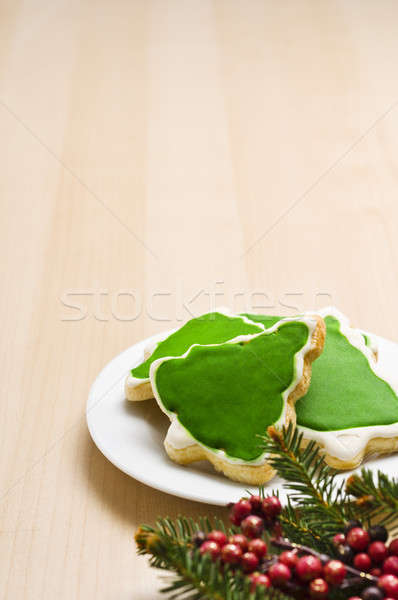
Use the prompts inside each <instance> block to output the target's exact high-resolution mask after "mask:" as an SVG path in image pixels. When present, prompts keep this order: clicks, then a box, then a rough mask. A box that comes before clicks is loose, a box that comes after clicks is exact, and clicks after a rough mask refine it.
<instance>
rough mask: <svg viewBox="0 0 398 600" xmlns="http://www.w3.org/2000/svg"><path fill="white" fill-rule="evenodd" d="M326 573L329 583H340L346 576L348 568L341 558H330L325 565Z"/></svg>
mask: <svg viewBox="0 0 398 600" xmlns="http://www.w3.org/2000/svg"><path fill="white" fill-rule="evenodd" d="M324 574H325V579H326V581H327V582H328V583H331V584H332V585H339V584H340V583H342V581H343V579H344V577H345V576H346V574H347V569H346V566H345V564H344V563H342V562H341V561H340V560H330V561H329V562H328V563H326V565H325V569H324Z"/></svg>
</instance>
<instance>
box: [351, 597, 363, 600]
mask: <svg viewBox="0 0 398 600" xmlns="http://www.w3.org/2000/svg"><path fill="white" fill-rule="evenodd" d="M348 600H362V598H360V597H359V596H351V597H350V598H348Z"/></svg>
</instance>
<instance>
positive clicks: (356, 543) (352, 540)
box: [347, 527, 370, 552]
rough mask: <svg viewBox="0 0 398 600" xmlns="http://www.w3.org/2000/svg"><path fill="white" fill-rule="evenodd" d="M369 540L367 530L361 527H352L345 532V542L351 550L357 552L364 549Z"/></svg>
mask: <svg viewBox="0 0 398 600" xmlns="http://www.w3.org/2000/svg"><path fill="white" fill-rule="evenodd" d="M369 542H370V537H369V534H368V532H367V531H365V529H361V527H354V528H353V529H350V531H349V532H348V533H347V543H348V545H349V546H350V547H351V548H352V549H353V550H357V551H358V552H360V551H361V550H366V548H367V547H368V546H369Z"/></svg>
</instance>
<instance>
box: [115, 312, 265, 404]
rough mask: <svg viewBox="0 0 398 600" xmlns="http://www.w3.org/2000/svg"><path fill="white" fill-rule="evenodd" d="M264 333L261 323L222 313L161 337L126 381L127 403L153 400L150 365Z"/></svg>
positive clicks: (203, 317) (190, 323)
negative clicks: (200, 347)
mask: <svg viewBox="0 0 398 600" xmlns="http://www.w3.org/2000/svg"><path fill="white" fill-rule="evenodd" d="M263 330H264V326H263V325H262V324H261V323H253V322H252V321H250V320H249V319H247V318H246V317H245V316H243V315H233V314H232V313H230V312H229V311H227V310H225V309H224V310H223V309H219V310H216V311H214V312H210V313H207V314H205V315H202V316H200V317H197V318H195V319H190V320H189V321H188V322H187V323H185V325H183V326H182V327H180V329H177V330H176V331H173V332H172V333H171V334H166V335H163V336H161V337H163V338H164V339H160V340H159V341H158V343H157V344H155V347H154V348H150V349H147V351H146V353H145V355H146V356H145V360H144V361H143V362H142V363H141V364H139V365H138V366H137V367H135V368H134V369H132V371H131V373H130V374H129V376H128V377H127V379H126V385H125V393H126V398H127V399H128V400H132V401H137V400H147V399H148V398H153V392H152V387H151V383H150V380H149V370H150V367H151V364H152V363H153V362H154V361H155V360H157V359H159V358H164V357H166V356H181V355H182V354H184V352H186V351H187V350H188V349H189V348H190V347H191V346H192V344H221V343H223V342H227V341H228V340H232V339H233V338H236V337H237V336H238V335H247V334H253V333H259V332H261V331H263Z"/></svg>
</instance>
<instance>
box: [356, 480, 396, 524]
mask: <svg viewBox="0 0 398 600" xmlns="http://www.w3.org/2000/svg"><path fill="white" fill-rule="evenodd" d="M346 491H347V493H348V494H350V495H351V496H354V497H355V498H356V500H355V504H356V506H357V507H358V508H359V509H360V511H361V516H362V519H363V520H364V519H368V520H371V519H372V520H377V521H378V523H379V524H380V525H384V526H385V527H386V526H388V527H389V528H390V531H391V532H394V531H397V530H398V523H397V519H398V479H395V478H392V479H389V477H388V476H387V475H386V474H385V473H382V472H381V471H378V472H377V474H376V475H375V474H374V473H373V472H372V471H370V470H369V469H362V470H361V473H360V474H356V475H351V477H349V478H348V479H347V482H346Z"/></svg>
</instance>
